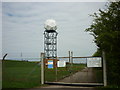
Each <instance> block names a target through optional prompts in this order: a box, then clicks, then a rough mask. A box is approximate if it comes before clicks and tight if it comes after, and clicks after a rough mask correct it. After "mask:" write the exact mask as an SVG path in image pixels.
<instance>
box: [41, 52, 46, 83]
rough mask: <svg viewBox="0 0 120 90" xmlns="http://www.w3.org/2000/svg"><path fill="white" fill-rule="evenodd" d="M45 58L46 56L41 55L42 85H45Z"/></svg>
mask: <svg viewBox="0 0 120 90" xmlns="http://www.w3.org/2000/svg"><path fill="white" fill-rule="evenodd" d="M44 57H45V54H44V53H41V84H44Z"/></svg>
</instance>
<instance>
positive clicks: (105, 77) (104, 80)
mask: <svg viewBox="0 0 120 90" xmlns="http://www.w3.org/2000/svg"><path fill="white" fill-rule="evenodd" d="M102 57H103V82H104V86H107V72H106V58H105V52H104V51H102Z"/></svg>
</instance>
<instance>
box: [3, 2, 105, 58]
mask: <svg viewBox="0 0 120 90" xmlns="http://www.w3.org/2000/svg"><path fill="white" fill-rule="evenodd" d="M105 4H106V3H105V2H76V3H73V2H63V3H60V2H56V3H55V2H53V3H52V2H50V3H49V2H44V3H43V2H36V3H34V2H31V3H30V2H18V3H15V2H3V3H2V10H3V13H2V14H3V17H2V19H3V21H2V24H3V32H2V35H3V36H2V38H3V53H21V52H22V53H37V54H39V53H40V52H43V51H44V47H43V46H44V43H43V32H44V30H45V29H44V22H45V21H46V20H47V19H50V18H52V19H55V20H56V22H57V26H58V29H57V32H58V56H68V51H69V50H70V51H73V53H74V56H91V55H93V53H94V52H95V51H96V49H97V47H96V45H95V43H93V39H94V38H93V36H91V35H90V34H89V33H88V32H85V29H86V28H88V27H89V26H90V25H91V24H92V17H90V16H89V14H93V13H94V12H98V10H99V9H104V8H105Z"/></svg>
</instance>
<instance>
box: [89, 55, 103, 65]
mask: <svg viewBox="0 0 120 90" xmlns="http://www.w3.org/2000/svg"><path fill="white" fill-rule="evenodd" d="M87 67H102V59H101V57H92V58H87Z"/></svg>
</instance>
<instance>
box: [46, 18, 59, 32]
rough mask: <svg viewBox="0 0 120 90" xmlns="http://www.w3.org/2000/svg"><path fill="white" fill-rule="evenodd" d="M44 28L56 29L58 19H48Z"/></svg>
mask: <svg viewBox="0 0 120 90" xmlns="http://www.w3.org/2000/svg"><path fill="white" fill-rule="evenodd" d="M44 28H45V29H46V30H56V29H57V24H56V21H55V20H53V19H48V20H46V22H45V25H44Z"/></svg>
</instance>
